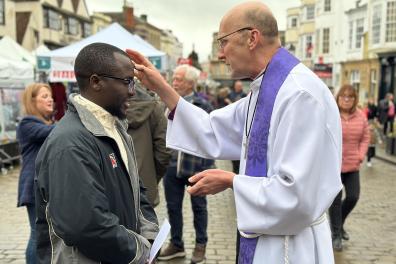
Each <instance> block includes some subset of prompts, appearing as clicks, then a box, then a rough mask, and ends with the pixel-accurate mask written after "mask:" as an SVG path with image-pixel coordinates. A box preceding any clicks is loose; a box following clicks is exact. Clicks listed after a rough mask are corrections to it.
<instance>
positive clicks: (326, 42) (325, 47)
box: [322, 28, 330, 54]
mask: <svg viewBox="0 0 396 264" xmlns="http://www.w3.org/2000/svg"><path fill="white" fill-rule="evenodd" d="M329 51H330V28H324V29H323V39H322V52H323V54H327V53H329Z"/></svg>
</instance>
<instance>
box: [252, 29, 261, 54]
mask: <svg viewBox="0 0 396 264" xmlns="http://www.w3.org/2000/svg"><path fill="white" fill-rule="evenodd" d="M262 37H263V36H262V35H261V32H260V31H259V30H258V29H256V28H253V29H251V30H250V34H249V38H248V46H249V49H250V50H252V49H254V48H255V47H256V46H257V44H258V43H259V41H260V38H262Z"/></svg>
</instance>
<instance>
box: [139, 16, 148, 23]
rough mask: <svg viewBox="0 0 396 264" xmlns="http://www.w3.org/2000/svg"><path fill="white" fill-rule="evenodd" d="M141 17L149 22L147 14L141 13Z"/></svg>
mask: <svg viewBox="0 0 396 264" xmlns="http://www.w3.org/2000/svg"><path fill="white" fill-rule="evenodd" d="M140 18H141V19H142V20H143V21H144V22H147V15H146V14H141V15H140Z"/></svg>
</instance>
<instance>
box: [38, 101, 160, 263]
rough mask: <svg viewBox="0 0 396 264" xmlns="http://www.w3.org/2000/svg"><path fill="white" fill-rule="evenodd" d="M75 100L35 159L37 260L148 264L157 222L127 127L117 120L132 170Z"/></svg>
mask: <svg viewBox="0 0 396 264" xmlns="http://www.w3.org/2000/svg"><path fill="white" fill-rule="evenodd" d="M73 96H74V95H71V97H70V101H71V104H70V105H69V109H68V112H67V113H66V115H65V116H64V117H63V118H62V119H61V121H60V122H59V123H58V124H57V126H56V128H55V129H54V130H53V131H52V133H51V134H50V135H49V137H48V138H47V140H46V141H45V143H44V144H43V146H42V148H41V150H40V152H39V154H38V157H37V160H36V175H37V176H36V187H35V188H36V206H37V209H36V210H37V222H36V223H37V257H38V263H63V262H64V263H99V262H100V263H117V264H118V263H145V261H146V260H147V258H148V253H149V247H150V244H149V242H148V240H151V239H154V238H155V236H156V234H157V232H158V225H157V219H156V215H155V212H154V211H153V209H152V207H151V206H150V205H149V203H148V201H147V199H146V198H145V196H144V193H143V190H142V188H141V187H140V184H139V177H138V173H137V168H136V162H135V156H134V152H133V144H132V140H131V138H130V137H129V136H128V135H127V133H126V130H125V126H123V125H126V124H122V123H121V122H119V121H118V120H117V121H116V127H117V130H118V131H119V133H120V136H121V138H122V140H123V142H124V144H125V145H126V146H128V147H126V150H127V155H128V163H129V166H128V167H129V173H128V170H127V169H126V167H125V165H124V162H123V161H122V159H121V155H120V152H119V149H118V147H117V144H116V142H115V140H113V139H112V138H110V137H108V136H107V134H106V132H105V130H104V128H103V126H102V125H101V124H100V123H99V121H98V120H97V119H96V118H95V117H94V116H93V115H92V113H91V112H89V111H88V110H86V108H85V107H83V106H81V105H79V104H78V103H77V102H75V101H74V100H73ZM51 258H52V259H51ZM73 261H75V262H73Z"/></svg>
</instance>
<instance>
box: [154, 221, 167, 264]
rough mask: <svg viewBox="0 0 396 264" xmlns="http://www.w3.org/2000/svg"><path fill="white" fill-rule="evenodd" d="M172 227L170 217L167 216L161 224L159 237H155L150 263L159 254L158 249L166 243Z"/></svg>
mask: <svg viewBox="0 0 396 264" xmlns="http://www.w3.org/2000/svg"><path fill="white" fill-rule="evenodd" d="M170 228H171V226H170V224H169V222H168V219H166V218H165V219H164V222H163V223H162V225H161V228H160V231H159V233H158V235H157V237H156V238H155V240H154V243H153V245H152V246H151V250H150V259H149V264H151V263H152V261H153V260H154V257H155V256H156V255H157V253H158V251H159V250H160V249H161V247H162V245H163V244H164V242H165V240H166V238H167V237H168V234H169V231H170Z"/></svg>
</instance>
